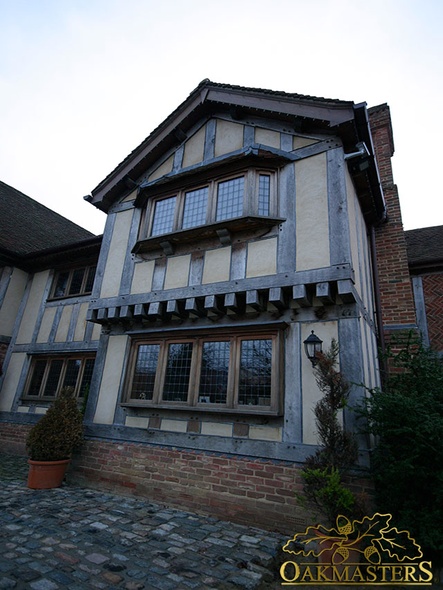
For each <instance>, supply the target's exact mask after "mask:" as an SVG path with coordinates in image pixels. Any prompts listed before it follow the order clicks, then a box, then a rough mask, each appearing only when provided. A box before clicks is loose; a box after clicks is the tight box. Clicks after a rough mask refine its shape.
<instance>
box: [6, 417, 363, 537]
mask: <svg viewBox="0 0 443 590" xmlns="http://www.w3.org/2000/svg"><path fill="white" fill-rule="evenodd" d="M29 428H30V426H25V425H16V424H7V423H6V424H5V423H1V424H0V452H7V453H14V454H20V455H24V454H25V440H26V434H27V432H28V431H29ZM68 482H71V483H75V484H77V485H84V486H85V487H89V488H97V489H105V490H110V491H112V492H115V493H120V494H126V495H127V494H131V495H136V496H142V497H145V498H148V499H149V500H152V501H153V502H157V503H160V504H165V505H168V506H175V507H178V508H180V509H183V510H189V511H191V512H199V513H205V514H211V515H213V516H215V517H217V518H220V519H222V520H223V519H224V520H230V521H232V522H238V523H240V524H247V525H255V526H258V527H262V528H265V529H269V530H272V531H280V532H282V533H285V534H294V533H295V532H299V531H302V530H303V529H304V527H306V526H307V525H309V524H314V523H315V522H316V521H317V519H316V518H315V517H314V516H312V515H311V514H309V512H308V511H306V510H305V509H304V508H302V507H301V506H300V502H299V501H298V500H297V499H296V496H295V494H296V492H300V491H301V490H302V483H301V478H300V466H298V465H296V464H294V463H289V462H286V461H279V462H276V461H265V460H260V459H252V458H247V457H233V456H225V455H221V454H214V453H212V454H209V453H208V454H206V453H202V452H196V451H189V450H183V449H177V448H167V447H158V446H154V445H143V444H135V443H117V442H109V441H92V440H87V441H85V442H84V444H83V446H82V448H81V450H80V452H79V453H77V454H76V456H75V457H74V458H73V461H72V464H71V466H70V469H69V472H68ZM349 483H350V485H351V487H352V488H353V489H354V491H356V492H361V491H365V492H367V493H368V494H369V495H370V493H371V481H370V480H367V479H360V478H359V479H357V478H355V479H352V480H350V482H349Z"/></svg>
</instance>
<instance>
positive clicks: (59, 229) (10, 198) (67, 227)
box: [0, 181, 95, 264]
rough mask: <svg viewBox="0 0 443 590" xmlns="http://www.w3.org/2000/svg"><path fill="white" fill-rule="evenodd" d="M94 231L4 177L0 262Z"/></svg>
mask: <svg viewBox="0 0 443 590" xmlns="http://www.w3.org/2000/svg"><path fill="white" fill-rule="evenodd" d="M94 237H95V236H94V234H92V233H91V232H89V231H87V230H86V229H84V228H82V227H80V226H79V225H77V224H75V223H73V222H72V221H69V219H66V218H65V217H63V216H61V215H59V214H58V213H55V212H54V211H51V209H48V208H47V207H45V206H44V205H41V204H40V203H38V202H37V201H34V199H31V198H30V197H28V196H27V195H25V194H23V193H22V192H20V191H19V190H17V189H15V188H13V187H12V186H9V185H8V184H5V183H4V182H1V181H0V264H11V263H19V262H20V261H21V260H23V259H24V258H27V257H29V256H31V255H36V254H37V253H39V252H41V251H43V250H47V249H51V250H52V249H54V248H57V247H61V246H66V245H68V244H74V243H77V242H81V241H83V240H90V239H91V238H94Z"/></svg>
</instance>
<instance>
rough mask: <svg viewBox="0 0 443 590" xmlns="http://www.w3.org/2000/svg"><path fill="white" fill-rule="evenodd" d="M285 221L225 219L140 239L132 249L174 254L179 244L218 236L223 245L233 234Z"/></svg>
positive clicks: (271, 218)
mask: <svg viewBox="0 0 443 590" xmlns="http://www.w3.org/2000/svg"><path fill="white" fill-rule="evenodd" d="M283 221H285V219H284V218H281V217H265V216H250V215H248V216H244V217H235V218H234V219H225V220H223V221H219V222H217V223H211V224H209V225H200V226H197V227H192V228H190V229H184V230H180V231H176V232H172V233H168V234H162V235H160V236H154V237H152V238H146V239H144V240H139V241H138V242H137V243H136V244H135V246H134V248H133V249H132V253H133V254H142V253H144V252H152V251H153V250H159V249H161V250H163V252H164V253H165V254H166V255H170V254H173V253H174V251H175V248H176V246H177V245H179V244H180V245H181V244H184V243H189V242H199V241H202V240H205V239H211V238H218V239H219V240H220V242H221V244H222V245H223V246H227V245H229V244H230V243H231V242H232V239H231V234H235V233H239V232H243V231H254V230H257V229H261V228H270V227H273V226H275V225H278V224H280V223H282V222H283Z"/></svg>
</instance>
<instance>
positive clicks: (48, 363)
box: [33, 359, 52, 398]
mask: <svg viewBox="0 0 443 590" xmlns="http://www.w3.org/2000/svg"><path fill="white" fill-rule="evenodd" d="M51 360H52V359H47V360H46V368H45V372H44V374H43V379H42V382H41V385H40V389H39V392H38V397H40V398H41V397H44V393H45V389H46V383H47V381H48V376H49V369H50V367H51ZM33 370H35V365H34V369H33Z"/></svg>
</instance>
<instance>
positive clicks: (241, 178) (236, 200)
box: [147, 169, 276, 237]
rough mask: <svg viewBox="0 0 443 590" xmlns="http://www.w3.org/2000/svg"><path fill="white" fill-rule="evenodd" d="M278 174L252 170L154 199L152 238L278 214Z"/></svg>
mask: <svg viewBox="0 0 443 590" xmlns="http://www.w3.org/2000/svg"><path fill="white" fill-rule="evenodd" d="M274 176H275V173H274V172H267V171H258V170H255V169H252V170H248V171H246V172H244V173H242V174H238V175H237V176H234V177H232V178H222V179H217V180H213V181H210V182H208V183H207V184H205V185H203V186H196V187H193V188H191V189H186V190H181V191H177V192H176V193H174V194H170V195H164V196H161V197H157V198H154V199H152V201H151V213H150V215H149V217H150V220H149V223H148V226H149V228H148V232H147V233H148V235H149V236H151V237H154V236H160V235H163V234H167V233H171V232H174V231H178V230H181V229H190V228H193V227H198V226H201V225H205V224H210V223H216V222H219V221H224V220H227V219H234V218H236V217H242V216H243V215H253V216H260V215H261V216H267V217H269V216H270V215H272V214H275V209H276V199H275V178H274Z"/></svg>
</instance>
